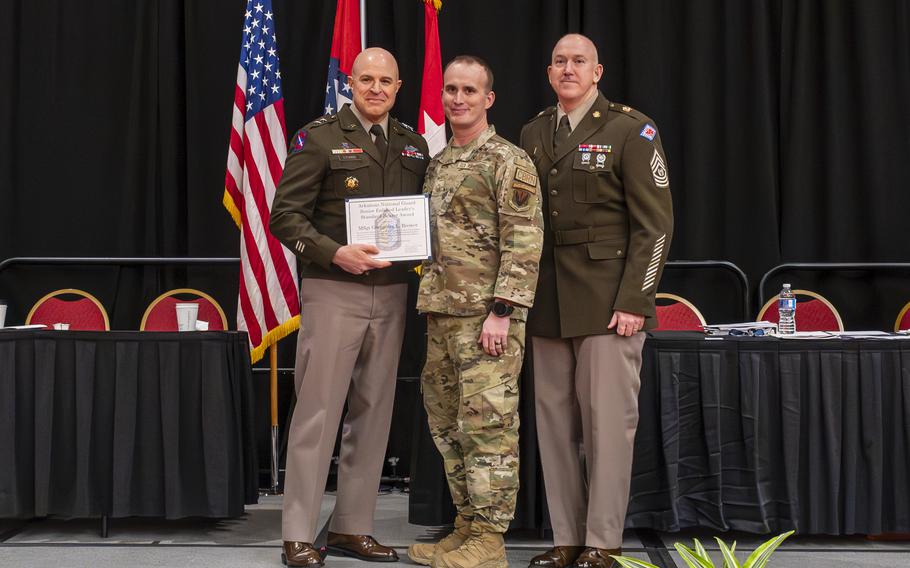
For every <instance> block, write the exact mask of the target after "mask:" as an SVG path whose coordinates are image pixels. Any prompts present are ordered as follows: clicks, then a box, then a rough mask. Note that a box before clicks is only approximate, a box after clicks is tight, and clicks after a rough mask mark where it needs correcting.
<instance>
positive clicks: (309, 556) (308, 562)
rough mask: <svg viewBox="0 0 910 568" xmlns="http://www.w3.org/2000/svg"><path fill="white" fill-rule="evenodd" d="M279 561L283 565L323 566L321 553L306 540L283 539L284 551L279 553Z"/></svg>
mask: <svg viewBox="0 0 910 568" xmlns="http://www.w3.org/2000/svg"><path fill="white" fill-rule="evenodd" d="M281 562H282V563H284V565H285V566H293V567H300V566H309V567H313V566H323V565H324V562H323V561H322V555H321V554H319V551H318V550H316V549H315V548H313V545H312V544H310V543H308V542H296V541H292V540H286V541H284V552H282V553H281Z"/></svg>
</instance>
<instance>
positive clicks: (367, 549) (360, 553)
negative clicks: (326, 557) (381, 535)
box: [326, 532, 398, 562]
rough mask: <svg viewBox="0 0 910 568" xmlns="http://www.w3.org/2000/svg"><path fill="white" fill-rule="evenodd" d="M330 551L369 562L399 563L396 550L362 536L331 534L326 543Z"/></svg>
mask: <svg viewBox="0 0 910 568" xmlns="http://www.w3.org/2000/svg"><path fill="white" fill-rule="evenodd" d="M326 544H327V545H328V548H329V551H330V552H334V553H336V554H343V555H345V556H352V557H354V558H357V559H358V560H366V561H367V562H398V554H397V553H396V552H395V549H393V548H389V547H388V546H382V545H381V544H379V543H378V542H376V539H375V538H373V537H371V536H369V535H362V534H340V533H333V532H330V533H329V536H328V539H327V541H326Z"/></svg>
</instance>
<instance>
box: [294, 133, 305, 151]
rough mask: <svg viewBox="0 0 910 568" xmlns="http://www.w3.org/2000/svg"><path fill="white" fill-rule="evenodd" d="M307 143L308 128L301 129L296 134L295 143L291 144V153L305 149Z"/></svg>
mask: <svg viewBox="0 0 910 568" xmlns="http://www.w3.org/2000/svg"><path fill="white" fill-rule="evenodd" d="M304 144H306V130H301V131H299V132H298V133H297V134H295V135H294V143H293V145H292V146H291V154H296V153H297V152H301V151H302V150H303V146H304Z"/></svg>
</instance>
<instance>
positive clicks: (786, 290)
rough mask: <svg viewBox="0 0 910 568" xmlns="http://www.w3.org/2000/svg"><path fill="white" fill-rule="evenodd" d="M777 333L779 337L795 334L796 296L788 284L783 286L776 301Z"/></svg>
mask: <svg viewBox="0 0 910 568" xmlns="http://www.w3.org/2000/svg"><path fill="white" fill-rule="evenodd" d="M777 316H778V323H777V332H778V333H780V334H781V335H791V334H793V333H796V296H794V295H793V290H791V289H790V285H789V284H784V287H783V288H782V289H781V291H780V298H779V299H778V300H777Z"/></svg>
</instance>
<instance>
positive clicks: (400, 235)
mask: <svg viewBox="0 0 910 568" xmlns="http://www.w3.org/2000/svg"><path fill="white" fill-rule="evenodd" d="M429 197H430V196H428V195H401V196H395V197H364V198H361V199H346V200H345V204H344V205H345V213H346V217H347V229H348V244H355V243H357V244H366V245H374V246H375V247H376V248H378V249H379V254H377V255H375V256H374V258H376V259H378V260H388V261H392V262H394V261H397V260H424V259H426V258H430V255H431V247H430V199H429Z"/></svg>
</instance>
